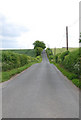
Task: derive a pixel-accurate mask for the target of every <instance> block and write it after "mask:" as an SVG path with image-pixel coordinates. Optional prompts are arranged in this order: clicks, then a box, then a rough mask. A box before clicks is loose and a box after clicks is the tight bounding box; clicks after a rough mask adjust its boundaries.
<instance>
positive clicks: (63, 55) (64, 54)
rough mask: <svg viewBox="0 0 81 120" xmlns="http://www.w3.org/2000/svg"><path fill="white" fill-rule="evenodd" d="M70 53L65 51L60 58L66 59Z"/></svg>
mask: <svg viewBox="0 0 81 120" xmlns="http://www.w3.org/2000/svg"><path fill="white" fill-rule="evenodd" d="M68 54H69V51H65V52H63V53H62V54H61V56H60V58H61V61H63V60H64V58H65V56H66V55H68Z"/></svg>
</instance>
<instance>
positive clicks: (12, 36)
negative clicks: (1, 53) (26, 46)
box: [0, 14, 29, 48]
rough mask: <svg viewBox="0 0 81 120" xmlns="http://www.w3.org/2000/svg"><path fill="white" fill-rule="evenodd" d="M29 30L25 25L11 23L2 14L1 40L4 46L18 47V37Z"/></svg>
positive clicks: (0, 20) (0, 18)
mask: <svg viewBox="0 0 81 120" xmlns="http://www.w3.org/2000/svg"><path fill="white" fill-rule="evenodd" d="M28 31H29V30H28V29H27V28H26V27H24V26H20V25H16V24H13V23H9V22H8V21H7V19H6V18H5V17H4V16H3V15H1V14H0V41H1V42H2V48H18V47H19V45H18V41H17V40H16V39H17V38H18V37H20V36H21V35H22V34H23V33H25V32H28ZM0 47H1V46H0Z"/></svg>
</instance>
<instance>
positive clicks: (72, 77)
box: [50, 62, 81, 88]
mask: <svg viewBox="0 0 81 120" xmlns="http://www.w3.org/2000/svg"><path fill="white" fill-rule="evenodd" d="M50 63H53V64H54V65H55V66H56V67H57V68H58V69H59V70H60V71H61V72H62V73H63V75H65V76H66V77H67V78H68V79H69V80H71V81H72V82H73V84H75V85H76V86H77V87H78V88H81V81H80V79H78V78H77V77H78V76H77V75H75V74H74V73H71V72H69V71H67V70H66V69H64V68H63V67H62V66H60V65H59V64H57V63H54V62H50Z"/></svg>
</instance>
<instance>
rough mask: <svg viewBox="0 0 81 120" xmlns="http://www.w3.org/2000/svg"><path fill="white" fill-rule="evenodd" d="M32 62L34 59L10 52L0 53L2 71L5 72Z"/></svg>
mask: <svg viewBox="0 0 81 120" xmlns="http://www.w3.org/2000/svg"><path fill="white" fill-rule="evenodd" d="M32 61H34V58H32V57H30V56H27V55H24V54H22V55H21V54H18V53H14V52H11V51H3V52H2V70H3V71H7V70H11V69H14V68H18V67H21V66H24V65H25V64H28V63H30V62H32Z"/></svg>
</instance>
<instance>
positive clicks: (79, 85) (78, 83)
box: [72, 79, 81, 88]
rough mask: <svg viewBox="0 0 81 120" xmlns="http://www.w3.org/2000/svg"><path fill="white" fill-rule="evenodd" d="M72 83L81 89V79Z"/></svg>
mask: <svg viewBox="0 0 81 120" xmlns="http://www.w3.org/2000/svg"><path fill="white" fill-rule="evenodd" d="M72 82H73V83H74V84H75V85H76V86H77V87H79V88H81V81H80V80H79V79H73V80H72Z"/></svg>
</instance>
